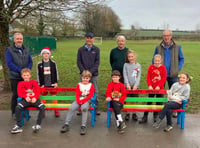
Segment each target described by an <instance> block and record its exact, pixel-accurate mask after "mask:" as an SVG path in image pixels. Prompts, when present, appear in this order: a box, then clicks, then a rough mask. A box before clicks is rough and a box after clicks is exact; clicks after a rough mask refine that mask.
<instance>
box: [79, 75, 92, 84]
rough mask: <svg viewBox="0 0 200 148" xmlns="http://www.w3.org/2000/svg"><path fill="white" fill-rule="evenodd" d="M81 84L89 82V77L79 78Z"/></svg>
mask: <svg viewBox="0 0 200 148" xmlns="http://www.w3.org/2000/svg"><path fill="white" fill-rule="evenodd" d="M81 79H82V83H85V84H86V83H88V82H89V81H90V77H81Z"/></svg>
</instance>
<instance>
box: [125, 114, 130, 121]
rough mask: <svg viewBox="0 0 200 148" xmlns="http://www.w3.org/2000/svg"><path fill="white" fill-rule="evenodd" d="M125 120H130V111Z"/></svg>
mask: <svg viewBox="0 0 200 148" xmlns="http://www.w3.org/2000/svg"><path fill="white" fill-rule="evenodd" d="M125 120H126V121H129V120H130V114H129V113H127V114H126V116H125Z"/></svg>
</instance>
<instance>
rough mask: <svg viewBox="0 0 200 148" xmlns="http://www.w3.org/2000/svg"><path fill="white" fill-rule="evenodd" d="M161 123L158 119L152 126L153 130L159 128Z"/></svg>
mask: <svg viewBox="0 0 200 148" xmlns="http://www.w3.org/2000/svg"><path fill="white" fill-rule="evenodd" d="M161 121H162V120H160V119H158V120H157V121H156V122H155V123H154V124H153V128H159V127H160V124H161Z"/></svg>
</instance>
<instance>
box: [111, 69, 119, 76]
mask: <svg viewBox="0 0 200 148" xmlns="http://www.w3.org/2000/svg"><path fill="white" fill-rule="evenodd" d="M111 76H119V77H120V76H121V74H120V72H119V71H118V70H113V71H112V74H111Z"/></svg>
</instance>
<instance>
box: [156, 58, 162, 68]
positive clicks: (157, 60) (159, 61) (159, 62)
mask: <svg viewBox="0 0 200 148" xmlns="http://www.w3.org/2000/svg"><path fill="white" fill-rule="evenodd" d="M161 63H162V60H161V58H159V57H155V58H154V65H155V66H156V67H159V66H160V64H161Z"/></svg>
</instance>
